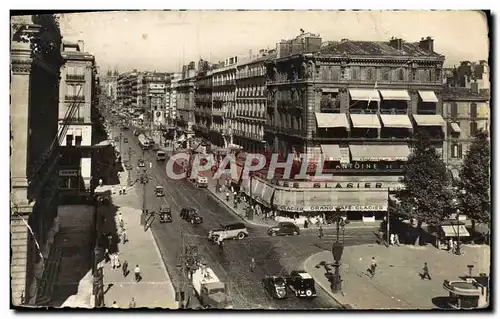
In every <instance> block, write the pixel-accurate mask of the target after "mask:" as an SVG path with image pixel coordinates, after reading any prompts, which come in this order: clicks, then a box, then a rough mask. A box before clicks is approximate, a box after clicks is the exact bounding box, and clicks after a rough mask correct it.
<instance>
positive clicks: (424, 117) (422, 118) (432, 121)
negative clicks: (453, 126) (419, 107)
mask: <svg viewBox="0 0 500 319" xmlns="http://www.w3.org/2000/svg"><path fill="white" fill-rule="evenodd" d="M413 119H414V120H415V122H417V125H418V126H444V125H446V122H445V121H444V119H443V117H442V116H441V115H439V114H413Z"/></svg>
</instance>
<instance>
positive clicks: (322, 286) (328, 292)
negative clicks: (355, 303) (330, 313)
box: [302, 252, 354, 309]
mask: <svg viewBox="0 0 500 319" xmlns="http://www.w3.org/2000/svg"><path fill="white" fill-rule="evenodd" d="M321 253H323V252H319V253H316V254H313V255H311V256H309V257H307V258H306V260H304V262H303V263H302V268H303V269H304V270H305V271H307V269H306V264H307V262H308V261H309V259H312V258H313V257H315V256H316V255H319V254H321ZM314 281H315V282H316V284H317V285H318V286H320V287H321V289H322V290H323V291H324V292H326V293H327V294H328V295H329V296H330V298H332V299H333V300H335V302H336V303H338V304H339V306H340V309H354V307H352V306H351V305H350V304H344V303H342V302H340V301H339V300H338V299H337V297H336V296H335V295H334V294H333V292H332V291H331V290H330V287H325V285H324V284H322V283H321V282H320V281H318V280H314Z"/></svg>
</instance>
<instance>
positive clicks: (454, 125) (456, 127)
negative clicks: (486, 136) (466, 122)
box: [450, 122, 462, 133]
mask: <svg viewBox="0 0 500 319" xmlns="http://www.w3.org/2000/svg"><path fill="white" fill-rule="evenodd" d="M450 127H451V130H452V131H453V133H460V132H462V130H461V129H460V125H458V123H455V122H453V123H451V124H450Z"/></svg>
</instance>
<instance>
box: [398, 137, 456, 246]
mask: <svg viewBox="0 0 500 319" xmlns="http://www.w3.org/2000/svg"><path fill="white" fill-rule="evenodd" d="M401 182H402V183H403V185H404V187H405V189H404V190H403V191H402V192H400V193H399V194H398V195H397V197H398V199H399V200H400V203H399V205H398V207H397V208H396V211H397V213H398V214H399V215H402V216H404V217H406V218H410V219H411V218H413V219H416V220H417V224H418V226H417V228H418V232H419V234H421V231H422V223H424V222H425V223H427V224H428V225H430V226H438V225H439V224H440V223H441V222H442V221H443V219H444V218H445V217H446V216H447V215H449V207H450V204H449V203H450V199H451V191H450V188H449V179H448V174H447V171H446V165H445V163H444V162H443V160H442V159H441V157H440V156H439V155H438V154H437V152H436V149H435V148H434V147H433V146H432V144H431V141H430V139H429V137H428V136H427V135H423V134H419V135H417V138H416V141H415V144H414V149H413V151H412V153H411V154H410V156H409V157H408V161H407V162H406V164H405V166H404V168H403V177H402V178H401ZM419 237H420V235H419V236H418V237H417V239H416V242H415V244H417V243H418V241H419Z"/></svg>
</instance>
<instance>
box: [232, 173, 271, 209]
mask: <svg viewBox="0 0 500 319" xmlns="http://www.w3.org/2000/svg"><path fill="white" fill-rule="evenodd" d="M240 189H241V192H243V193H244V194H246V195H247V196H249V197H251V198H253V199H254V200H255V201H256V202H257V203H259V204H261V205H262V206H264V207H266V208H268V209H270V208H271V207H272V199H273V194H274V192H275V189H274V186H273V185H271V184H269V183H267V182H265V181H263V180H261V179H258V178H255V177H252V178H251V179H250V178H244V179H243V180H242V181H241V188H240Z"/></svg>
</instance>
